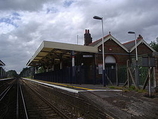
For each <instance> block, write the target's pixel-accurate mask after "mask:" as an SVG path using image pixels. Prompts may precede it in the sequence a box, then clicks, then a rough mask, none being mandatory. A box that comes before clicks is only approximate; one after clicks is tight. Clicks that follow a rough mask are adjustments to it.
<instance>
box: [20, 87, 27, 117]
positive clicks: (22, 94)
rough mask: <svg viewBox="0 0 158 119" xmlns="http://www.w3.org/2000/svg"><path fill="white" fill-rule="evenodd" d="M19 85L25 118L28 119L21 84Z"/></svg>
mask: <svg viewBox="0 0 158 119" xmlns="http://www.w3.org/2000/svg"><path fill="white" fill-rule="evenodd" d="M19 87H20V94H21V98H22V102H23V106H24V111H25V117H26V119H29V117H28V112H27V108H26V103H25V99H24V95H23V91H22V88H21V85H20V86H19Z"/></svg>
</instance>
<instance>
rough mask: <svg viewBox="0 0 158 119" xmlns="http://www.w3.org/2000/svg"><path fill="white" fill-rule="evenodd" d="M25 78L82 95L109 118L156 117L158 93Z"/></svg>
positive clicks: (142, 118)
mask: <svg viewBox="0 0 158 119" xmlns="http://www.w3.org/2000/svg"><path fill="white" fill-rule="evenodd" d="M24 79H25V78H24ZM25 80H30V81H33V82H37V83H40V84H42V85H47V86H52V87H54V88H56V89H60V90H65V91H68V92H71V93H77V94H79V95H82V96H84V97H86V99H87V100H88V101H90V102H91V103H93V104H94V105H95V106H97V107H98V108H99V109H100V110H101V111H102V112H103V113H106V114H107V115H109V117H110V119H111V118H114V119H148V118H153V119H156V118H157V117H158V95H155V97H153V98H148V97H145V96H144V95H145V93H144V92H136V91H127V90H121V89H110V88H108V87H103V85H89V84H82V85H78V84H65V83H54V82H48V81H41V80H34V79H25Z"/></svg>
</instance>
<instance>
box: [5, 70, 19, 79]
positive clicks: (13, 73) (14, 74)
mask: <svg viewBox="0 0 158 119" xmlns="http://www.w3.org/2000/svg"><path fill="white" fill-rule="evenodd" d="M7 77H14V78H16V77H18V74H17V72H16V71H15V70H9V71H7Z"/></svg>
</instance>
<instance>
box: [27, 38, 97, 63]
mask: <svg viewBox="0 0 158 119" xmlns="http://www.w3.org/2000/svg"><path fill="white" fill-rule="evenodd" d="M72 51H75V52H89V53H97V52H98V50H97V48H96V47H91V46H83V45H75V44H67V43H58V42H51V41H43V42H42V44H41V45H40V47H39V48H38V49H37V51H36V52H35V54H34V55H33V56H32V58H31V59H30V60H29V61H28V63H27V65H28V66H37V65H39V64H40V63H41V62H42V61H50V60H52V61H53V60H54V61H55V60H59V59H60V58H62V59H64V58H70V57H71V52H72Z"/></svg>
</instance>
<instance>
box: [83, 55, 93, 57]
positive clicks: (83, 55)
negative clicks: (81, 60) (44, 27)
mask: <svg viewBox="0 0 158 119" xmlns="http://www.w3.org/2000/svg"><path fill="white" fill-rule="evenodd" d="M83 57H93V55H83Z"/></svg>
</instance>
